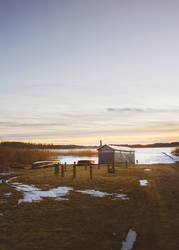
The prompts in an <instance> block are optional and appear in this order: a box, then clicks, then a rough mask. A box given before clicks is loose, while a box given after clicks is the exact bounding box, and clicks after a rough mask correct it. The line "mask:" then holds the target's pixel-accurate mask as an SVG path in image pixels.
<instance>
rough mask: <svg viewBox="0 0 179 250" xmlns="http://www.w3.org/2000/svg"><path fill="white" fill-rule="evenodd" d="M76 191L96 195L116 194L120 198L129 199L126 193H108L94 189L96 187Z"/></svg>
mask: <svg viewBox="0 0 179 250" xmlns="http://www.w3.org/2000/svg"><path fill="white" fill-rule="evenodd" d="M76 192H79V193H82V194H89V195H91V196H94V197H106V196H114V198H120V199H122V200H129V198H128V197H127V195H126V194H118V193H107V192H101V191H98V190H94V189H86V190H77V191H76Z"/></svg>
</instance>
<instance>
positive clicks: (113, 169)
mask: <svg viewBox="0 0 179 250" xmlns="http://www.w3.org/2000/svg"><path fill="white" fill-rule="evenodd" d="M112 172H113V173H115V166H114V162H113V163H112Z"/></svg>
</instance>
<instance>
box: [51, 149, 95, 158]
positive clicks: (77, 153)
mask: <svg viewBox="0 0 179 250" xmlns="http://www.w3.org/2000/svg"><path fill="white" fill-rule="evenodd" d="M55 152H56V153H57V155H58V156H60V155H61V156H68V155H69V156H89V157H90V156H91V157H92V156H97V155H98V152H97V151H92V150H66V151H60V150H59V151H55Z"/></svg>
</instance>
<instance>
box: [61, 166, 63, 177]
mask: <svg viewBox="0 0 179 250" xmlns="http://www.w3.org/2000/svg"><path fill="white" fill-rule="evenodd" d="M61 177H64V166H63V165H61Z"/></svg>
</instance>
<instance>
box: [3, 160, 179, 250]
mask: <svg viewBox="0 0 179 250" xmlns="http://www.w3.org/2000/svg"><path fill="white" fill-rule="evenodd" d="M146 169H150V170H146ZM13 176H17V179H16V180H14V181H16V182H20V183H23V184H29V185H31V184H33V185H35V186H36V187H39V188H40V189H42V190H49V189H51V188H54V187H59V186H67V187H72V188H73V190H72V191H70V192H69V194H68V195H67V196H65V198H68V199H67V200H55V199H53V198H44V199H43V200H42V201H40V202H32V203H20V204H18V200H19V199H21V198H23V192H19V191H17V190H15V189H14V188H13V187H12V185H9V184H10V182H9V184H7V183H1V184H0V214H1V216H0V250H16V249H17V250H26V249H27V250H32V249H38V250H44V249H52V250H53V249H54V250H56V249H60V250H61V249H62V250H74V249H75V250H76V249H87V250H92V249H94V250H100V249H102V250H103V249H104V250H106V249H108V250H109V249H110V250H119V249H122V242H123V241H124V240H125V239H126V235H127V233H128V231H129V230H130V229H132V230H133V231H135V232H136V235H137V238H136V241H135V243H134V245H133V248H132V249H133V250H177V249H178V246H179V238H178V231H179V213H178V211H179V181H178V179H179V166H177V165H174V164H172V165H147V166H144V165H143V166H138V167H136V168H134V167H133V168H132V167H131V168H120V169H119V168H118V169H117V170H116V172H115V174H109V173H107V170H106V167H105V166H104V167H102V168H100V169H97V167H94V168H93V179H92V180H90V179H89V169H88V170H85V169H84V167H78V168H77V177H76V178H75V179H73V174H72V167H71V166H67V171H66V172H65V177H61V176H60V173H59V175H55V174H54V169H51V168H48V169H41V170H21V171H16V172H14V173H13V174H11V175H10V176H6V175H1V174H0V179H4V180H7V179H8V178H10V177H13ZM140 180H148V184H147V186H140V185H139V181H140ZM11 183H13V180H12V181H11ZM86 189H90V190H91V189H95V190H99V191H101V192H107V193H111V194H112V193H122V194H125V195H126V196H127V197H128V198H129V199H126V200H123V199H120V198H114V197H113V196H105V197H94V196H91V195H88V194H84V193H80V192H76V191H77V190H86ZM7 193H12V194H11V195H9V196H8V195H7Z"/></svg>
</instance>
